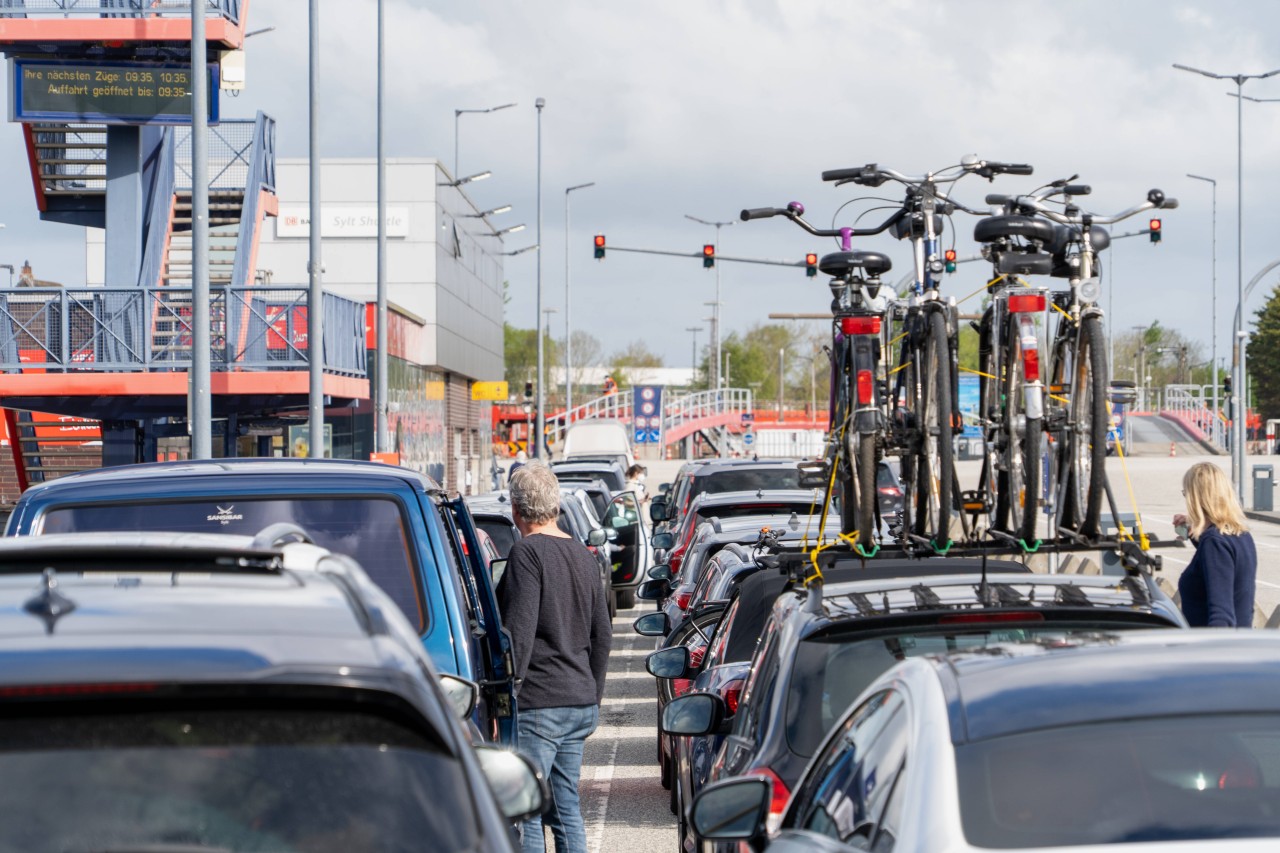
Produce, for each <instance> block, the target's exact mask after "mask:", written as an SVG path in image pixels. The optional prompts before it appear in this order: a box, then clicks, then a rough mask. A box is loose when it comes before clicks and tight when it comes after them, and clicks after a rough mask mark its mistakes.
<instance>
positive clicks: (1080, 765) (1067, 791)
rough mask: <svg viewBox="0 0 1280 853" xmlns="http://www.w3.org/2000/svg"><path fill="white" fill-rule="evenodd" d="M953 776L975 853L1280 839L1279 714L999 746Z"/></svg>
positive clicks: (1045, 734)
mask: <svg viewBox="0 0 1280 853" xmlns="http://www.w3.org/2000/svg"><path fill="white" fill-rule="evenodd" d="M1070 687H1071V686H1070V685H1066V684H1064V685H1063V689H1070ZM1107 710H1108V709H1107V708H1106V707H1105V704H1104V705H1101V706H1100V707H1099V713H1106V712H1107ZM956 772H957V774H958V782H959V787H960V813H961V819H962V821H963V825H964V834H965V837H966V839H967V840H968V841H969V843H970V844H975V845H978V846H980V847H993V848H1010V847H1018V848H1028V847H1059V846H1063V847H1066V846H1076V845H1083V844H1115V843H1121V842H1125V843H1132V842H1143V841H1148V842H1150V841H1166V840H1184V839H1185V840H1196V839H1198V840H1205V839H1216V838H1244V837H1272V836H1277V835H1280V716H1278V715H1276V714H1248V715H1226V714H1212V715H1210V714H1206V715H1198V716H1186V717H1177V718H1168V719H1159V718H1156V719H1152V718H1143V719H1140V720H1125V721H1121V722H1108V723H1095V724H1091V725H1077V726H1067V727H1061V728H1053V729H1042V730H1040V731H1034V732H1027V733H1023V734H1017V735H1010V736H1006V737H998V738H992V739H991V740H987V741H981V742H978V743H972V744H967V745H964V746H960V747H957V749H956ZM1202 849H1203V848H1202Z"/></svg>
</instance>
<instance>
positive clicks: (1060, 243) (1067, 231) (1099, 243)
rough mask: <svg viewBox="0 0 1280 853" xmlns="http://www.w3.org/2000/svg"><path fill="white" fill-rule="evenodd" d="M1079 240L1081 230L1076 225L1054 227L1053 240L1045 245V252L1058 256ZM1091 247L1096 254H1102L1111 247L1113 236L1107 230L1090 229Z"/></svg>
mask: <svg viewBox="0 0 1280 853" xmlns="http://www.w3.org/2000/svg"><path fill="white" fill-rule="evenodd" d="M1079 240H1080V229H1079V228H1077V227H1075V226H1074V225H1058V226H1055V227H1054V234H1053V239H1052V240H1050V241H1049V242H1048V243H1047V244H1046V245H1045V247H1044V250H1045V251H1046V252H1049V253H1050V254H1053V255H1057V254H1060V253H1062V252H1063V251H1065V250H1066V248H1067V246H1068V245H1070V244H1071V243H1076V242H1079ZM1089 245H1090V246H1092V247H1093V250H1094V251H1095V252H1101V251H1102V250H1103V249H1105V248H1107V247H1108V246H1110V245H1111V235H1110V234H1109V233H1107V229H1105V228H1102V227H1101V226H1098V225H1095V226H1093V227H1092V228H1090V229H1089Z"/></svg>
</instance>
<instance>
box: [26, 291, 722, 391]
mask: <svg viewBox="0 0 1280 853" xmlns="http://www.w3.org/2000/svg"><path fill="white" fill-rule="evenodd" d="M9 278H11V279H12V278H13V267H10V268H9ZM684 330H685V331H686V332H693V360H692V361H691V362H690V364H691V365H692V366H693V373H692V374H690V377H691V378H690V380H689V383H690V384H693V383H694V382H697V381H698V332H701V331H702V326H686V327H685V329H684Z"/></svg>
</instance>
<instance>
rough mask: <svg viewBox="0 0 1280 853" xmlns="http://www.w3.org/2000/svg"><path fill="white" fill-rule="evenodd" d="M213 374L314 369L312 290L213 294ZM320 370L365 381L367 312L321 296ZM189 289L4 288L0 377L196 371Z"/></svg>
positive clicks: (222, 290)
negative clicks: (39, 372) (310, 322)
mask: <svg viewBox="0 0 1280 853" xmlns="http://www.w3.org/2000/svg"><path fill="white" fill-rule="evenodd" d="M210 299H211V303H212V304H211V305H210V312H209V314H210V339H211V359H212V364H213V367H214V369H215V370H232V369H234V370H299V369H302V368H303V367H304V366H306V365H307V364H308V363H309V360H310V353H309V347H308V341H307V288H306V286H305V285H294V286H271V287H256V286H255V287H236V286H230V287H228V286H220V287H212V288H211V289H210ZM324 312H325V313H324V318H325V322H324V340H323V342H322V353H323V359H324V369H325V370H326V371H328V372H330V373H340V374H345V375H351V376H365V375H366V366H367V365H366V361H367V355H368V351H367V350H366V349H365V308H364V304H363V303H360V302H354V301H352V300H350V299H345V298H343V297H341V296H338V295H336V294H333V293H325V294H324ZM191 345H192V327H191V288H188V287H124V288H103V287H94V288H60V287H59V288H39V289H32V288H4V289H0V371H7V372H19V371H21V370H23V369H28V368H35V369H40V370H44V371H46V372H81V371H96V372H137V371H148V370H175V369H176V370H182V369H186V368H188V367H190V365H191Z"/></svg>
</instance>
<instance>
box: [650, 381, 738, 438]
mask: <svg viewBox="0 0 1280 853" xmlns="http://www.w3.org/2000/svg"><path fill="white" fill-rule="evenodd" d="M743 412H754V409H753V408H752V398H751V390H750V389H749V388H724V389H722V390H720V391H694V392H693V393H691V394H685V395H684V396H682V397H675V398H672V399H670V400H667V401H666V404H665V405H664V406H663V412H662V429H663V432H670V431H671V430H673V429H675V428H676V427H678V426H680V425H682V424H686V423H688V422H689V421H697V420H702V419H703V418H710V417H715V416H716V415H725V414H733V413H737V414H742V413H743Z"/></svg>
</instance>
